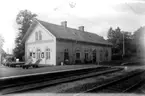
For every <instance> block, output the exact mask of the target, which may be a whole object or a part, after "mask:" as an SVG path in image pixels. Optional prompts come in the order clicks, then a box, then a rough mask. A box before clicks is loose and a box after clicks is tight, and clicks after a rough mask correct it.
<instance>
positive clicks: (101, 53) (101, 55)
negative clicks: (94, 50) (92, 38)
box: [100, 50, 103, 61]
mask: <svg viewBox="0 0 145 96" xmlns="http://www.w3.org/2000/svg"><path fill="white" fill-rule="evenodd" d="M102 60H103V51H102V50H100V61H102Z"/></svg>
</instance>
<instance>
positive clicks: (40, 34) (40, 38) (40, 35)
mask: <svg viewBox="0 0 145 96" xmlns="http://www.w3.org/2000/svg"><path fill="white" fill-rule="evenodd" d="M39 40H42V32H41V31H39Z"/></svg>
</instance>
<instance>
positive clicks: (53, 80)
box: [3, 68, 123, 94]
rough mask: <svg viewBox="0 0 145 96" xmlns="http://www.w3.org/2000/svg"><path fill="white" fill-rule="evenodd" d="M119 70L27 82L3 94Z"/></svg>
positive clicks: (113, 69) (119, 69)
mask: <svg viewBox="0 0 145 96" xmlns="http://www.w3.org/2000/svg"><path fill="white" fill-rule="evenodd" d="M121 70H123V69H121V68H112V69H108V70H105V71H104V70H100V71H99V72H97V70H96V73H95V72H94V71H92V72H90V73H88V74H86V73H85V74H82V75H73V74H72V76H71V75H70V76H68V77H61V78H59V79H52V80H48V79H45V80H40V81H37V82H35V81H34V82H31V84H30V83H29V82H28V84H20V85H17V86H14V87H21V86H23V85H24V86H27V87H23V88H22V89H21V88H19V89H17V88H16V89H17V90H11V91H8V92H3V94H8V93H14V92H20V91H25V90H30V89H35V88H40V87H45V86H49V85H53V84H59V83H65V82H70V81H75V80H79V79H83V78H89V77H92V76H99V75H102V74H107V73H111V72H116V71H121ZM41 82H43V84H39V83H41ZM45 82H46V83H47V84H46V83H45ZM14 87H12V88H14Z"/></svg>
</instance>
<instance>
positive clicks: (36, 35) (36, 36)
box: [35, 32, 38, 40]
mask: <svg viewBox="0 0 145 96" xmlns="http://www.w3.org/2000/svg"><path fill="white" fill-rule="evenodd" d="M35 39H36V40H38V32H36V33H35Z"/></svg>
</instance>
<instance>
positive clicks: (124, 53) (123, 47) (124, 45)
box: [122, 32, 125, 58]
mask: <svg viewBox="0 0 145 96" xmlns="http://www.w3.org/2000/svg"><path fill="white" fill-rule="evenodd" d="M124 55H125V44H124V32H123V54H122V58H123V57H124Z"/></svg>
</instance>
